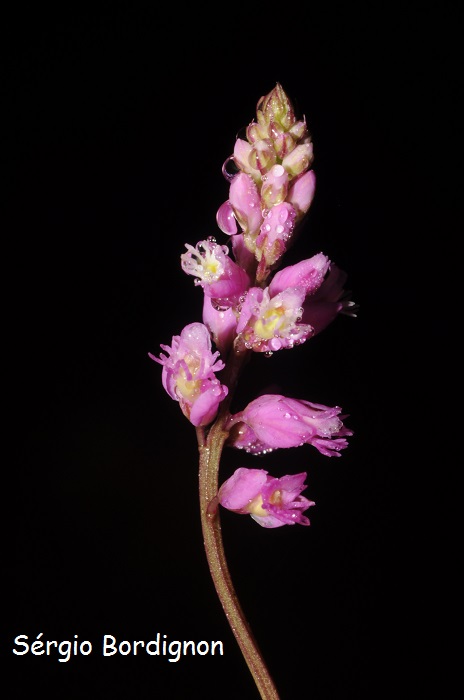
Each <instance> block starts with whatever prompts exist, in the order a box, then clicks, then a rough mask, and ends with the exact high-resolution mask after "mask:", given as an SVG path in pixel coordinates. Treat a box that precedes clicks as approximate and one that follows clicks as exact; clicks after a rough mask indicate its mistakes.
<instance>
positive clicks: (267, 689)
mask: <svg viewBox="0 0 464 700" xmlns="http://www.w3.org/2000/svg"><path fill="white" fill-rule="evenodd" d="M247 355H248V353H242V354H234V353H231V358H230V361H229V362H228V364H227V369H226V373H227V375H228V376H227V379H228V382H227V383H228V387H229V394H228V396H227V400H225V401H223V403H222V405H221V410H220V413H219V415H218V417H217V418H216V421H215V422H214V423H213V425H212V426H211V428H210V429H209V432H208V434H207V436H205V431H204V430H203V429H202V428H197V440H198V449H199V455H200V458H199V482H200V483H199V490H200V511H201V525H202V531H203V539H204V546H205V552H206V558H207V560H208V565H209V569H210V572H211V577H212V579H213V583H214V586H215V588H216V592H217V595H218V597H219V600H220V602H221V604H222V607H223V609H224V612H225V614H226V617H227V620H228V621H229V625H230V627H231V629H232V632H233V633H234V636H235V639H236V640H237V643H238V645H239V647H240V650H241V652H242V654H243V657H244V659H245V661H246V663H247V665H248V668H249V670H250V672H251V674H252V676H253V679H254V681H255V684H256V687H257V689H258V691H259V693H260V695H261V699H262V700H279V695H278V693H277V690H276V687H275V685H274V682H273V680H272V678H271V675H270V673H269V670H268V669H267V667H266V664H265V663H264V660H263V657H262V654H261V652H260V650H259V647H258V644H257V642H256V640H255V638H254V636H253V633H252V631H251V628H250V625H249V623H248V622H247V619H246V617H245V615H244V612H243V610H242V608H241V605H240V602H239V599H238V596H237V593H236V592H235V588H234V585H233V583H232V579H231V576H230V572H229V567H228V565H227V560H226V556H225V552H224V545H223V541H222V533H221V522H220V516H219V508H218V501H217V492H218V476H219V464H220V458H221V454H222V449H223V447H224V444H225V441H226V439H227V437H228V433H227V431H226V430H225V423H226V419H227V417H228V415H229V414H228V407H229V405H230V401H231V399H232V394H233V390H234V388H235V385H236V383H237V379H238V375H239V373H240V370H241V368H242V367H243V364H244V362H245V360H246V359H247Z"/></svg>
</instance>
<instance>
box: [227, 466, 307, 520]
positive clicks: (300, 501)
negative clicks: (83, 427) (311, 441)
mask: <svg viewBox="0 0 464 700" xmlns="http://www.w3.org/2000/svg"><path fill="white" fill-rule="evenodd" d="M305 479H306V473H305V472H303V473H301V474H294V475H287V476H283V477H281V478H274V477H273V476H269V475H268V472H267V471H264V469H245V468H244V467H241V468H239V469H237V470H236V471H235V472H234V474H233V475H232V476H231V477H230V478H229V479H227V481H225V482H224V483H223V484H222V486H221V488H220V489H219V492H218V499H219V503H220V504H221V505H222V506H223V507H224V508H227V509H228V510H231V511H233V512H235V513H241V514H247V515H251V517H252V518H253V520H255V521H256V522H257V523H258V524H259V525H261V526H262V527H266V528H275V527H282V525H295V524H300V525H309V519H308V518H307V517H306V516H305V515H303V511H305V510H307V509H308V508H309V507H310V506H313V505H315V504H314V502H313V501H309V500H308V499H307V498H305V497H304V496H302V495H301V492H302V491H303V490H304V489H305V488H306V484H305V483H304V481H305Z"/></svg>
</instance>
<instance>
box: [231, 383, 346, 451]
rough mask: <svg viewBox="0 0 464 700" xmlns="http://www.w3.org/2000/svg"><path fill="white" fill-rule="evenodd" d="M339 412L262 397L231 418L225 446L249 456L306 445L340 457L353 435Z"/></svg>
mask: <svg viewBox="0 0 464 700" xmlns="http://www.w3.org/2000/svg"><path fill="white" fill-rule="evenodd" d="M341 413H342V409H341V408H340V407H339V406H334V407H333V408H330V407H328V406H323V405H322V404H317V403H311V402H310V401H304V400H302V399H291V398H287V397H285V396H282V395H281V394H265V395H263V396H259V397H258V398H257V399H254V400H253V401H251V402H250V403H249V404H248V406H247V407H246V408H245V409H244V410H243V411H240V412H239V413H236V414H234V415H231V416H230V418H229V421H228V423H227V429H228V430H229V431H230V434H229V439H228V444H229V445H230V446H232V447H237V448H238V449H244V450H245V451H246V452H250V453H252V454H261V453H263V452H270V451H272V450H275V449H277V448H288V447H299V446H301V445H304V444H308V445H313V446H314V447H316V448H317V449H318V450H319V452H321V454H323V455H326V456H327V457H339V456H340V451H341V450H343V449H344V448H345V447H347V444H348V443H347V440H346V438H347V437H348V436H350V435H352V434H353V433H352V431H351V430H349V429H348V428H347V427H346V426H345V425H344V424H343V419H344V418H346V416H344V415H341Z"/></svg>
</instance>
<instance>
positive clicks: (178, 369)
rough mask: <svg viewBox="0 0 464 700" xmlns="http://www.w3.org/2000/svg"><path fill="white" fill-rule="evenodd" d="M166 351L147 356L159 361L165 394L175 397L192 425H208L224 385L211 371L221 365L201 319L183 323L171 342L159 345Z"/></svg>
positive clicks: (217, 370)
mask: <svg viewBox="0 0 464 700" xmlns="http://www.w3.org/2000/svg"><path fill="white" fill-rule="evenodd" d="M161 348H162V349H163V350H164V351H165V352H166V353H167V355H164V354H163V353H161V354H160V356H159V358H158V357H155V356H154V355H152V354H151V353H149V357H150V358H151V359H152V360H154V361H155V362H158V363H159V364H160V365H163V373H162V382H163V386H164V388H165V389H166V391H167V393H168V394H169V396H170V397H171V398H172V399H174V400H175V401H178V402H179V404H180V407H181V409H182V412H183V414H184V415H185V416H186V417H187V418H188V419H189V421H190V422H191V423H193V425H195V426H199V425H208V424H209V423H211V422H212V421H213V420H214V419H215V417H216V414H217V411H218V407H219V404H220V403H221V401H222V400H223V399H224V398H225V397H226V396H227V393H228V389H227V387H226V386H225V385H224V384H221V383H220V381H219V380H218V379H217V378H216V377H215V375H214V373H215V372H219V371H220V370H221V369H223V368H224V363H223V362H222V360H218V359H217V358H218V357H219V352H215V353H213V352H212V351H211V337H210V334H209V331H208V329H207V328H206V326H205V325H203V324H202V323H191V324H189V325H188V326H185V328H184V329H183V331H182V332H181V334H180V335H175V336H173V338H172V346H171V347H169V345H161Z"/></svg>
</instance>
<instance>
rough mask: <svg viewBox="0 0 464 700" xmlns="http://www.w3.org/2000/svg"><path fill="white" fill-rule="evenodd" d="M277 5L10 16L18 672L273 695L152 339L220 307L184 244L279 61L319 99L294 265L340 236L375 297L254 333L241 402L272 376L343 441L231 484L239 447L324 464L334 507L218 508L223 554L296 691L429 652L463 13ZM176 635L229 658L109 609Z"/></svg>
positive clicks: (8, 615) (9, 314)
mask: <svg viewBox="0 0 464 700" xmlns="http://www.w3.org/2000/svg"><path fill="white" fill-rule="evenodd" d="M260 10H261V12H259V11H258V8H255V12H256V15H255V16H252V15H251V14H250V10H249V9H245V8H239V7H237V6H234V7H232V6H230V7H226V8H224V9H223V10H222V11H221V12H223V14H222V15H221V16H220V15H219V14H209V12H208V11H207V10H206V9H205V8H203V9H201V8H196V9H195V8H193V7H191V8H190V9H188V10H186V9H185V8H183V7H176V8H173V10H172V13H171V12H170V11H169V10H167V9H166V8H163V9H160V10H157V9H156V7H155V6H154V5H153V6H152V5H150V4H148V3H147V4H143V3H131V4H127V5H126V6H120V5H118V4H113V3H101V4H95V5H93V6H92V9H91V10H89V11H87V10H86V9H84V8H83V7H82V5H80V4H73V3H66V7H65V9H57V8H55V7H53V8H52V7H51V6H49V7H48V8H47V7H43V5H41V6H39V5H38V6H36V7H34V9H31V8H28V7H26V6H23V8H22V10H21V11H20V12H17V13H16V15H15V16H14V17H12V18H11V19H8V21H7V22H6V24H5V30H6V35H7V39H10V41H8V43H7V47H8V48H7V52H6V61H5V64H4V65H5V67H6V69H7V71H6V72H7V84H6V87H5V89H4V96H5V91H6V100H5V105H6V112H7V116H8V117H10V119H9V124H8V127H7V128H6V129H5V131H4V136H5V148H4V154H6V158H4V162H5V163H6V165H7V185H6V194H7V213H8V217H7V218H6V225H5V228H4V232H3V246H2V248H3V250H2V263H3V264H2V267H3V278H4V284H5V291H4V295H3V324H2V325H3V331H4V333H3V337H4V340H3V346H4V351H5V353H6V357H5V360H4V362H3V374H4V391H3V404H4V419H3V426H4V435H5V437H4V446H5V452H4V454H5V455H7V457H6V458H5V457H4V476H5V482H4V491H3V497H4V509H5V511H6V512H7V514H8V521H7V526H6V528H5V529H4V545H3V570H4V574H3V578H4V580H6V582H7V585H8V593H7V595H6V596H5V597H4V614H3V625H2V631H1V637H0V654H1V657H2V661H3V667H4V668H5V672H4V675H3V678H4V682H5V683H7V682H8V681H9V682H12V683H13V684H14V689H12V690H10V691H9V694H8V695H7V697H11V698H26V697H29V693H30V692H31V691H32V690H38V689H40V688H43V689H45V691H46V694H47V697H48V698H58V697H60V698H82V697H88V698H101V697H114V698H116V697H118V698H119V697H121V698H129V697H130V698H145V697H147V698H148V697H150V698H152V697H163V698H164V697H172V698H179V699H183V698H190V697H192V696H197V695H198V696H201V697H202V698H204V700H209V699H210V698H211V699H212V698H216V697H221V698H223V700H227V699H229V698H230V699H232V698H233V699H234V700H235V699H236V698H243V699H246V700H248V698H249V699H250V700H255V699H256V700H257V698H258V694H257V692H256V690H255V687H254V684H253V681H252V679H251V676H250V675H249V672H248V670H247V668H246V665H245V663H244V661H243V659H242V657H241V655H240V652H239V650H238V647H237V645H236V642H235V640H234V638H233V636H232V633H231V631H230V629H229V627H228V624H227V620H226V619H225V616H224V615H223V612H222V609H221V607H220V604H219V602H218V600H217V597H216V594H215V591H214V588H213V584H212V582H211V579H210V575H209V571H208V568H207V564H206V559H205V555H204V551H203V544H202V535H201V527H200V518H199V508H198V485H197V452H196V440H195V432H194V429H193V427H192V426H191V425H190V424H189V423H188V421H187V420H186V419H185V418H184V417H183V416H182V414H181V412H180V410H179V408H178V406H177V405H176V404H175V403H174V402H172V401H171V400H170V399H169V397H168V396H167V394H166V393H165V392H164V390H163V388H162V386H161V382H160V377H161V368H160V366H159V365H157V364H155V363H153V362H152V361H151V360H150V359H149V358H148V352H152V353H155V354H158V353H159V351H160V348H159V346H160V343H167V344H170V342H171V338H172V336H173V335H175V334H178V333H179V332H180V331H181V329H182V328H183V327H184V325H186V324H187V323H191V322H193V321H199V320H201V293H200V290H199V289H196V288H195V287H194V286H193V280H192V278H189V277H187V276H186V275H184V274H183V273H182V271H181V269H180V264H179V256H180V254H181V253H182V252H183V251H184V244H185V243H186V242H188V243H191V244H193V245H194V244H195V243H196V242H197V241H198V240H200V239H202V238H205V237H207V236H209V235H215V236H216V237H217V238H218V240H219V239H220V236H221V235H222V234H220V232H219V231H218V229H217V227H216V222H215V215H216V211H217V209H218V207H219V206H220V204H222V202H223V201H224V200H225V199H227V195H228V185H227V182H226V181H225V180H224V178H223V176H222V174H221V167H222V164H223V162H224V161H225V159H226V158H227V157H228V156H229V155H230V154H231V153H232V150H233V146H234V142H235V137H236V134H237V132H238V131H239V130H240V129H241V127H243V126H246V125H247V124H248V123H249V122H250V121H251V120H252V119H253V118H254V117H255V107H256V103H257V101H258V99H259V98H260V97H261V96H262V95H264V94H266V93H268V92H269V91H270V90H271V89H272V88H273V87H274V85H275V83H276V82H277V81H278V82H280V83H281V84H282V86H283V87H284V89H285V90H286V92H287V94H288V95H289V96H290V97H291V99H292V100H293V102H294V104H295V107H296V109H297V112H298V114H300V115H302V114H305V115H306V118H307V121H308V125H309V128H310V130H311V133H312V135H313V141H314V149H315V162H314V169H315V172H316V176H317V186H316V197H315V200H314V202H313V205H312V207H311V209H310V213H309V215H308V218H307V221H306V223H305V226H304V229H303V231H302V233H301V237H300V238H299V240H298V242H297V244H296V245H295V248H294V249H293V250H292V251H291V253H290V254H289V258H288V261H289V262H291V261H296V260H299V259H302V258H305V257H310V256H311V255H313V254H315V253H317V252H320V251H323V252H324V253H326V254H327V255H328V256H329V257H330V259H331V260H333V261H334V262H336V263H337V264H338V265H339V266H340V267H342V268H343V269H344V270H346V271H347V273H348V287H349V288H350V289H351V290H352V296H353V299H354V300H355V301H356V302H357V303H358V304H359V306H360V310H359V315H358V318H357V319H350V318H347V317H339V318H338V319H337V320H336V322H335V323H334V324H333V325H332V326H331V327H330V328H328V329H327V330H326V331H325V332H324V333H322V334H321V335H320V336H317V337H316V338H315V339H313V340H311V341H310V342H309V343H307V344H306V345H304V346H302V347H300V348H298V349H295V350H293V351H292V352H291V353H287V352H282V353H277V354H275V355H274V356H273V357H272V358H270V359H265V358H263V357H261V356H256V357H254V358H253V362H252V363H251V365H250V366H249V367H248V368H247V370H246V375H245V376H244V378H243V384H242V385H241V388H240V389H239V392H238V394H237V397H236V400H237V407H238V406H240V407H242V406H243V405H244V404H245V402H246V401H247V400H249V399H251V398H253V397H254V396H255V395H256V393H257V392H258V391H261V390H263V388H265V387H267V386H273V387H274V388H276V387H278V388H279V390H280V391H281V393H283V394H286V395H288V396H293V397H296V398H304V399H307V400H310V401H314V402H317V403H324V404H327V405H335V404H338V405H340V406H342V407H343V409H344V411H346V413H348V414H349V418H348V419H347V420H346V423H347V424H348V425H349V426H350V427H351V428H352V429H353V431H354V436H353V438H351V439H350V441H349V443H350V444H349V447H348V449H346V450H345V451H344V453H343V455H342V457H341V458H340V459H329V458H326V457H323V456H321V455H319V453H318V452H317V451H316V450H315V449H313V448H311V447H309V446H305V447H303V448H299V449H294V450H287V451H277V452H275V453H273V454H272V455H268V456H266V457H262V458H251V457H249V456H247V455H244V454H242V453H240V452H238V453H235V452H233V451H230V452H227V453H225V454H224V458H223V462H222V466H221V479H222V480H223V479H224V478H227V476H228V475H230V474H231V473H232V471H233V470H234V469H235V468H237V467H238V466H249V467H259V468H265V469H268V471H270V472H271V473H274V474H276V475H282V474H285V473H295V472H297V471H307V473H308V478H307V484H308V488H307V490H306V491H305V495H306V496H307V497H308V498H311V499H312V500H314V501H315V502H316V506H315V507H314V508H312V509H311V510H310V511H309V516H310V519H311V527H310V528H303V527H299V526H297V527H294V528H290V527H289V528H279V529H277V530H265V529H263V528H260V527H259V526H258V525H257V524H255V523H254V522H253V521H252V520H251V519H250V518H247V517H244V516H238V515H234V514H232V513H229V512H224V511H222V512H221V518H222V527H223V535H224V541H225V548H226V553H227V556H228V560H229V565H230V569H231V572H232V576H233V579H234V582H235V585H236V588H237V592H238V595H239V597H240V600H241V602H242V605H243V607H244V609H245V611H246V613H247V617H248V620H249V622H250V624H251V626H252V628H253V630H254V632H255V635H256V637H257V639H258V641H259V643H260V645H261V649H262V651H263V654H264V657H265V659H266V662H267V663H268V666H269V668H270V670H271V673H272V675H273V677H274V679H275V681H276V684H277V687H278V689H279V692H280V693H281V697H282V700H293V698H296V697H304V698H305V697H308V698H312V699H313V700H323V699H324V700H338V699H339V698H340V699H341V698H346V697H347V696H348V695H350V696H353V697H356V698H358V699H364V698H377V697H384V696H385V697H388V696H390V697H391V695H392V693H396V692H397V690H398V688H401V689H402V691H404V692H405V694H408V693H413V692H417V691H418V689H419V686H422V684H423V683H424V681H425V682H426V683H427V684H428V683H429V682H430V681H431V680H432V678H435V677H437V676H438V675H439V668H438V664H437V651H436V649H437V645H439V642H438V638H437V636H433V635H432V634H431V633H430V623H431V618H434V617H435V614H436V613H435V612H434V611H433V605H431V603H430V598H429V596H428V592H427V586H428V578H429V576H428V572H429V567H430V568H432V569H433V567H434V566H435V565H436V558H435V557H436V555H435V554H431V552H435V544H436V537H437V535H436V528H435V525H434V516H433V508H432V506H431V500H432V498H431V494H430V492H429V493H428V495H427V496H426V493H425V492H426V490H427V489H428V487H426V486H425V485H424V459H425V454H426V453H427V452H428V450H429V449H430V448H429V445H428V444H427V433H429V434H430V433H431V432H432V431H433V428H432V426H431V425H430V423H429V422H428V420H427V419H425V418H424V412H425V413H427V408H426V407H427V401H428V394H429V392H431V391H432V390H433V388H434V387H435V384H436V382H437V379H436V378H434V376H435V375H434V371H433V362H434V352H433V350H432V346H433V338H434V337H436V335H437V332H438V335H440V334H441V335H443V333H446V322H445V320H444V317H443V315H441V316H440V315H439V314H438V313H436V311H437V301H436V295H435V294H434V293H433V290H434V288H435V289H436V286H437V282H436V281H437V279H438V273H439V270H436V268H437V267H440V265H441V263H440V262H439V258H440V255H441V254H442V241H443V238H442V237H443V235H444V232H446V231H447V230H448V229H447V226H446V217H447V212H448V211H449V207H448V204H447V203H444V202H445V199H446V202H448V201H449V202H452V201H453V200H454V198H455V197H456V192H457V189H456V186H455V185H454V186H453V183H452V182H451V183H450V182H446V177H447V175H446V171H444V170H443V168H440V167H439V162H440V158H441V157H442V156H443V155H444V154H445V155H449V151H448V149H449V143H448V139H449V133H450V131H451V130H452V128H453V126H454V123H453V120H455V119H456V117H455V116H454V111H453V100H454V94H455V90H454V86H453V81H452V78H451V72H450V71H449V70H448V66H449V65H451V59H452V52H451V51H450V52H448V49H450V48H451V50H452V49H453V43H452V40H451V38H452V35H453V26H455V21H454V20H455V18H454V17H453V14H452V13H451V12H449V11H447V10H446V8H444V7H443V6H442V5H440V6H438V5H437V6H436V7H434V6H433V5H432V6H430V8H429V9H428V10H425V9H421V10H417V11H412V10H403V11H402V12H401V13H398V14H395V13H394V12H393V11H390V12H389V13H385V12H383V13H382V11H380V10H379V9H378V8H375V11H374V6H372V9H371V10H369V11H366V10H365V9H363V10H361V9H356V8H353V7H352V6H351V5H347V7H346V9H344V10H339V9H338V8H328V9H327V10H322V9H320V8H318V9H316V8H315V7H313V6H312V5H306V6H304V7H303V8H302V7H301V6H298V5H297V6H295V7H282V8H280V9H279V11H278V12H275V11H272V10H271V9H270V8H266V7H264V6H261V8H260ZM443 40H445V42H446V44H447V52H446V53H443V50H442V48H441V46H442V43H443ZM453 187H454V189H453ZM222 242H226V241H225V240H224V241H222ZM424 376H426V377H427V380H426V384H427V386H426V387H425V386H424V383H425V382H424ZM429 486H430V487H431V485H430V484H429ZM426 549H427V558H426V557H425V556H424V553H425V550H426ZM424 600H427V603H424ZM41 632H42V633H43V639H57V640H58V641H61V640H62V639H71V640H73V639H74V635H76V634H77V635H78V637H79V640H80V641H82V640H84V639H88V640H90V641H91V642H92V644H93V645H94V651H93V653H92V655H91V656H89V657H76V658H72V659H71V660H70V661H69V662H68V663H59V662H58V660H57V656H54V657H50V658H46V657H44V656H37V657H32V656H31V655H28V656H27V657H16V656H14V655H13V653H12V648H13V640H14V638H15V637H16V635H20V634H26V635H28V636H29V640H30V641H31V640H33V639H35V638H36V636H37V635H38V634H39V633H41ZM157 632H159V633H161V634H166V635H167V638H168V640H169V641H171V640H175V639H180V640H189V639H193V640H196V641H200V640H203V639H204V640H222V641H223V644H224V652H225V653H224V656H223V657H222V658H221V657H214V658H211V657H198V656H197V657H195V658H181V659H180V661H179V662H178V663H168V660H167V657H165V658H162V657H161V658H156V657H148V656H146V655H144V656H140V657H139V656H138V657H136V658H133V657H121V656H119V657H117V658H116V657H112V658H103V657H102V655H101V648H100V643H101V639H102V637H103V635H104V634H112V635H114V636H116V637H117V639H118V642H119V641H122V640H123V639H128V640H133V639H142V640H145V641H148V640H149V639H152V638H153V636H154V635H156V633H157Z"/></svg>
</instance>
